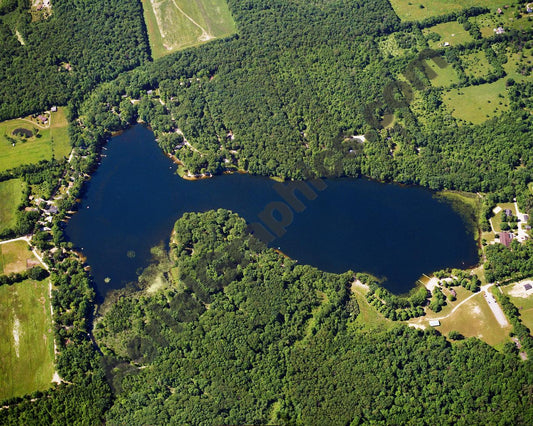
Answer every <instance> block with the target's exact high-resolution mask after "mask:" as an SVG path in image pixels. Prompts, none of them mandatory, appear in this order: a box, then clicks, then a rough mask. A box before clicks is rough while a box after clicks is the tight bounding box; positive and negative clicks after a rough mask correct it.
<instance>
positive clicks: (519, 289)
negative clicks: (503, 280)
mask: <svg viewBox="0 0 533 426" xmlns="http://www.w3.org/2000/svg"><path fill="white" fill-rule="evenodd" d="M527 284H529V285H530V286H531V288H530V289H529V290H526V289H525V287H524V286H525V285H527ZM532 294H533V280H530V279H529V280H523V281H520V282H518V283H515V284H513V288H512V289H511V291H509V296H512V297H522V298H524V299H527V298H528V297H529V296H531V295H532Z"/></svg>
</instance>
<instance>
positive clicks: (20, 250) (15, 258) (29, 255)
mask: <svg viewBox="0 0 533 426" xmlns="http://www.w3.org/2000/svg"><path fill="white" fill-rule="evenodd" d="M40 265H41V263H40V262H39V260H38V259H37V258H36V257H35V256H34V255H33V252H32V251H31V250H30V246H29V245H28V243H27V242H26V241H24V240H19V241H12V242H9V243H6V244H0V274H3V275H7V274H11V273H13V272H22V271H25V270H26V269H29V268H33V267H34V266H40Z"/></svg>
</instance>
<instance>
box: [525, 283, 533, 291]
mask: <svg viewBox="0 0 533 426" xmlns="http://www.w3.org/2000/svg"><path fill="white" fill-rule="evenodd" d="M531 288H532V287H531V284H529V283H528V284H524V290H525V291H529V290H531Z"/></svg>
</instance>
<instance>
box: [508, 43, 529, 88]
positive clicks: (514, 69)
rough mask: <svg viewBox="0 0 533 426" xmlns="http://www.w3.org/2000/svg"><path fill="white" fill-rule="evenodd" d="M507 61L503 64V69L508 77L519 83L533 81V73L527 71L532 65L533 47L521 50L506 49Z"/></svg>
mask: <svg viewBox="0 0 533 426" xmlns="http://www.w3.org/2000/svg"><path fill="white" fill-rule="evenodd" d="M506 55H507V62H506V63H505V64H503V69H504V70H505V73H506V74H507V77H506V78H512V79H513V80H514V81H516V82H517V83H519V82H526V81H533V74H532V73H531V72H529V73H528V72H527V69H528V68H529V67H531V66H532V61H533V49H523V50H521V51H519V52H511V51H510V50H509V49H507V50H506Z"/></svg>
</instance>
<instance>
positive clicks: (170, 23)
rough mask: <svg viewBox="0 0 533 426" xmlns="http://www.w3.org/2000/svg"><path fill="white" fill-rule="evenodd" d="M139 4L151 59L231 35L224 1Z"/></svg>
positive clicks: (150, 1) (151, 0)
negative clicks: (150, 50) (141, 9)
mask: <svg viewBox="0 0 533 426" xmlns="http://www.w3.org/2000/svg"><path fill="white" fill-rule="evenodd" d="M142 3H143V9H144V19H145V22H146V27H147V29H148V37H149V40H150V47H151V49H152V56H153V58H154V59H157V58H160V57H162V56H164V55H166V54H168V53H171V52H174V51H176V50H180V49H185V48H187V47H191V46H196V45H198V44H201V43H205V42H207V41H209V40H212V39H215V38H220V37H226V36H228V35H230V34H233V33H234V32H235V23H234V22H233V18H232V17H231V13H230V11H229V8H228V5H227V4H226V1H225V0H193V1H187V0H142Z"/></svg>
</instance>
